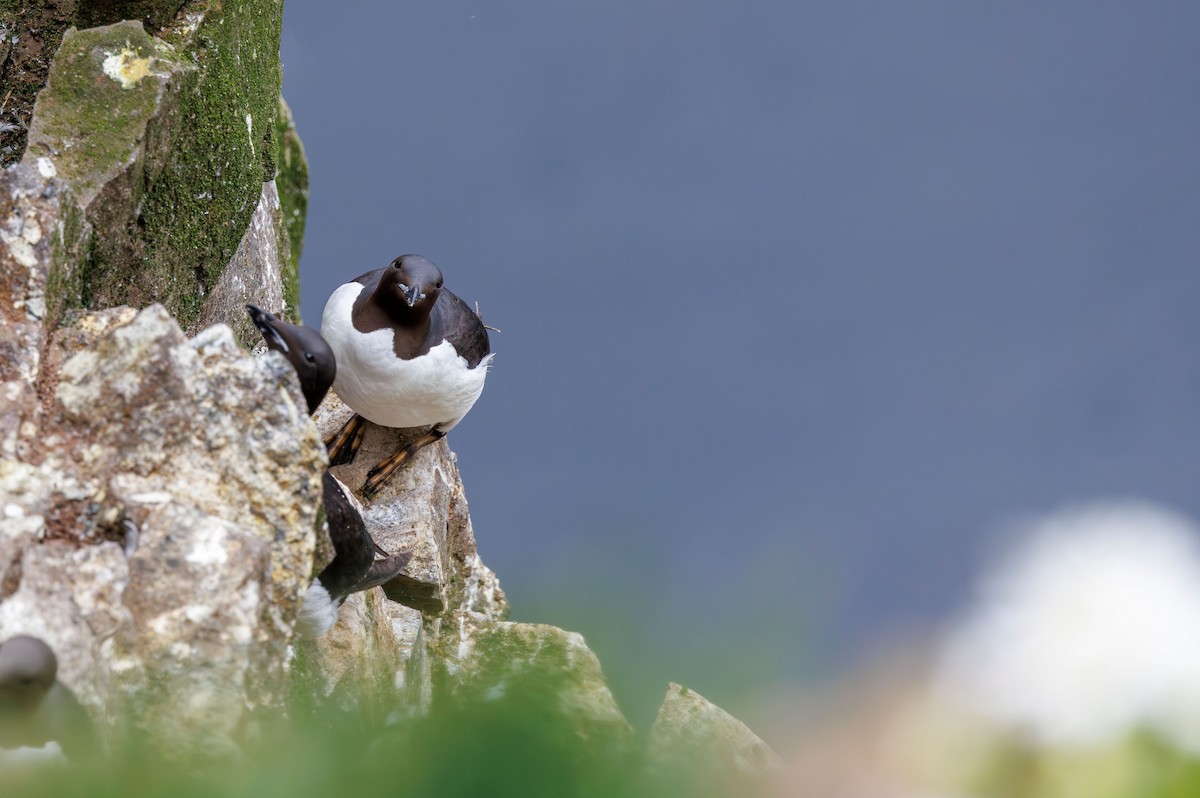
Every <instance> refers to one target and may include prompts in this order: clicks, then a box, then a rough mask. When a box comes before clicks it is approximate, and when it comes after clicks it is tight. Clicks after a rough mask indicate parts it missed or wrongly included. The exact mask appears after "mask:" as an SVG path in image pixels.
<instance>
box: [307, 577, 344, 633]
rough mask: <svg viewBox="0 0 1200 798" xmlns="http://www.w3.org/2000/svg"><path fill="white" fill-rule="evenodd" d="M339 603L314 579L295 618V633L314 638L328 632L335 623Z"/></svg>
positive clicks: (339, 606) (339, 607)
mask: <svg viewBox="0 0 1200 798" xmlns="http://www.w3.org/2000/svg"><path fill="white" fill-rule="evenodd" d="M341 606H342V605H341V603H340V602H335V601H334V600H333V598H332V597H330V595H329V591H328V590H326V589H325V588H324V587H323V586H322V585H321V583H320V582H316V581H314V582H313V583H312V584H311V585H309V586H308V592H307V593H305V594H304V604H302V605H301V606H300V615H299V616H298V617H297V618H296V634H297V635H299V636H300V637H303V638H304V639H306V640H314V639H316V638H318V637H320V636H321V635H323V634H325V633H326V632H328V631H329V630H330V629H332V628H333V625H334V624H335V623H337V619H338V610H339V609H341Z"/></svg>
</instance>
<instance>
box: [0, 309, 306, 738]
mask: <svg viewBox="0 0 1200 798" xmlns="http://www.w3.org/2000/svg"><path fill="white" fill-rule="evenodd" d="M77 326H78V327H81V328H84V331H83V332H81V333H80V334H79V335H78V336H72V335H58V336H55V339H54V343H53V345H52V346H51V352H52V355H51V356H50V357H49V358H48V361H49V362H60V363H61V365H60V366H58V368H57V369H56V370H55V371H54V372H53V373H48V374H47V375H46V377H47V379H50V380H51V381H53V382H55V383H56V384H55V385H54V386H52V387H50V388H49V389H48V390H49V394H50V396H52V397H53V400H52V402H51V403H50V405H49V407H48V408H47V409H46V410H45V412H44V414H43V416H42V418H41V423H40V425H39V426H38V429H37V430H36V433H35V434H36V437H37V440H38V444H37V445H38V450H39V459H40V463H39V464H37V465H34V464H30V463H25V462H21V461H20V460H18V459H16V458H8V459H0V508H3V512H4V523H3V525H2V527H3V530H4V534H3V535H2V536H0V539H2V540H3V541H4V543H3V545H0V557H2V558H3V563H0V573H3V574H4V578H3V580H2V581H3V590H2V591H0V639H3V638H5V637H7V636H10V635H12V634H15V633H18V632H23V631H24V632H30V633H34V634H38V635H41V636H45V637H46V638H47V640H49V641H50V642H51V644H52V645H53V646H55V648H56V650H61V651H62V652H65V656H66V657H67V661H68V662H67V666H66V667H65V668H64V671H63V678H64V679H65V680H66V682H67V684H68V686H70V687H72V688H75V689H76V690H77V692H79V693H80V697H81V700H84V701H85V702H89V701H90V706H91V707H92V708H93V710H95V711H96V714H97V716H98V718H99V719H100V720H101V722H102V723H109V724H112V723H116V722H117V719H118V718H122V717H132V718H134V719H135V721H134V722H135V723H137V724H139V725H141V727H142V728H143V730H145V731H147V732H149V731H153V732H154V735H155V740H156V741H158V743H159V744H161V745H162V746H163V747H164V748H166V749H168V750H170V749H171V748H172V747H179V748H180V749H181V750H182V749H186V750H188V751H189V752H193V753H194V752H195V751H197V750H203V751H209V752H210V753H213V754H221V753H223V752H224V753H228V752H231V751H235V750H237V749H238V739H237V734H238V733H239V729H240V728H241V726H242V724H243V723H244V722H245V721H246V720H247V719H248V718H250V717H252V716H254V715H255V713H257V712H260V711H267V710H269V711H272V712H278V711H280V709H281V708H282V704H283V701H284V698H285V697H286V692H287V686H288V671H287V656H286V652H287V646H288V643H289V641H290V638H291V629H292V624H293V623H294V620H295V616H296V613H297V610H298V608H299V604H300V600H301V597H302V595H303V593H304V591H305V589H306V588H307V586H308V583H309V580H310V579H311V577H312V562H313V550H314V545H315V536H314V523H315V521H316V515H317V510H316V508H317V506H318V504H319V499H320V490H321V488H320V484H321V483H320V474H321V472H322V471H323V469H324V464H325V454H324V448H323V447H322V445H321V442H320V440H319V439H318V438H317V436H316V431H315V429H314V428H313V426H312V424H311V422H310V421H309V419H308V418H307V414H306V412H305V411H306V404H305V402H304V399H303V396H302V395H301V393H300V390H299V385H298V382H297V380H296V377H295V372H294V370H293V369H292V368H291V365H290V364H288V363H287V362H286V361H284V360H283V359H282V358H280V357H279V356H278V355H274V354H271V355H268V356H266V357H262V358H252V357H250V356H249V355H247V354H246V353H245V352H243V351H242V350H241V349H239V348H238V346H237V345H236V343H235V342H234V340H233V336H232V334H231V332H230V331H229V329H228V328H227V327H224V326H221V325H218V326H215V327H212V328H209V329H208V330H206V331H205V332H204V333H203V334H202V335H199V336H197V337H196V338H193V339H191V340H189V339H187V338H186V336H184V334H183V332H182V330H181V329H180V328H179V326H178V325H177V324H176V323H175V321H174V320H173V319H171V317H170V316H168V315H167V313H166V311H165V310H164V309H163V308H162V307H161V306H152V307H150V308H147V309H146V310H144V311H142V312H141V313H137V314H132V313H120V312H116V313H114V312H112V311H109V312H106V313H104V314H101V315H100V316H99V318H97V319H94V320H93V318H92V317H90V316H88V317H84V318H82V319H80V320H79V321H78V323H77ZM87 330H94V332H93V333H91V334H89V333H88V332H87ZM59 348H66V349H69V350H73V353H72V354H70V355H69V356H65V357H64V356H63V355H61V354H59V355H55V354H53V352H54V350H56V349H59ZM68 573H69V574H70V577H69V578H68V577H67V576H66V574H68ZM64 584H70V585H71V591H70V592H69V593H67V594H64V593H63V592H62V590H61V587H62V585H64ZM71 662H78V663H80V667H78V669H76V668H74V667H73V666H72V665H71V664H70V663H71Z"/></svg>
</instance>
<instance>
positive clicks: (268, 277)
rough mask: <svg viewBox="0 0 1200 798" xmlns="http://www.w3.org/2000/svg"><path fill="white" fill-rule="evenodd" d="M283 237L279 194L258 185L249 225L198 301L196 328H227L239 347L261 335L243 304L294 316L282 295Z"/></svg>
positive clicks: (295, 311)
mask: <svg viewBox="0 0 1200 798" xmlns="http://www.w3.org/2000/svg"><path fill="white" fill-rule="evenodd" d="M287 247H288V238H287V235H286V233H285V231H284V222H283V215H282V211H281V209H280V207H279V192H278V191H277V190H276V188H275V181H274V180H271V181H269V182H266V183H263V186H262V196H261V197H259V200H258V205H257V207H256V208H255V209H254V215H253V216H252V217H250V226H249V227H247V228H246V234H245V235H244V236H242V241H241V243H240V244H239V245H238V249H237V252H235V253H234V254H233V258H231V259H230V261H229V266H228V268H226V269H225V271H224V272H223V273H222V274H221V277H220V279H218V280H217V283H216V285H214V286H213V287H212V290H210V291H209V292H208V295H207V296H205V297H204V304H203V305H202V306H201V308H200V318H199V319H198V320H197V322H196V325H197V326H198V327H200V328H201V329H203V328H205V327H208V326H210V325H212V324H217V323H225V324H227V325H229V326H230V327H231V328H232V329H233V331H234V334H235V336H236V337H237V339H238V340H239V341H241V342H243V343H257V342H258V341H259V340H261V336H260V334H259V332H258V330H257V329H255V327H254V323H253V322H251V321H250V316H249V314H247V313H246V305H247V304H254V305H259V306H260V307H263V308H265V309H267V310H268V311H270V312H271V313H274V314H275V315H277V316H280V317H282V318H292V317H297V316H299V314H300V309H299V308H295V307H287V306H286V302H285V301H284V295H283V269H284V268H285V266H284V264H285V263H287V261H288V258H289V254H288V252H287Z"/></svg>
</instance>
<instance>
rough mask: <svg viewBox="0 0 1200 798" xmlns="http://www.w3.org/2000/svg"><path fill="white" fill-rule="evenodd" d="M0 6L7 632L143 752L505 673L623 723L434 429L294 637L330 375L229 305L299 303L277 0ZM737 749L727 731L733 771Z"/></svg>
mask: <svg viewBox="0 0 1200 798" xmlns="http://www.w3.org/2000/svg"><path fill="white" fill-rule="evenodd" d="M4 9H5V11H4V13H5V17H4V19H3V25H4V30H5V31H7V33H5V34H4V37H7V38H6V39H5V40H6V41H7V42H8V45H7V46H8V51H7V52H6V53H5V61H4V66H3V69H4V75H5V80H6V82H7V83H9V84H10V85H11V89H12V91H11V93H12V94H15V95H17V96H18V97H19V98H30V97H36V103H35V104H33V106H32V114H31V115H30V116H28V117H27V118H24V119H22V118H20V117H19V114H18V121H19V122H20V125H19V127H20V135H19V136H18V135H16V134H14V132H13V131H7V132H6V133H5V134H4V135H5V136H6V137H8V138H6V139H5V140H4V141H5V156H6V158H7V160H8V161H9V162H11V161H14V160H16V159H15V157H10V156H15V155H19V160H16V162H15V163H13V164H12V165H11V166H9V167H8V168H7V169H5V170H4V171H3V173H0V184H2V190H0V243H2V247H0V530H2V531H0V641H2V640H4V639H5V638H7V637H9V636H11V635H14V634H17V633H30V634H34V635H37V636H40V637H42V638H44V639H45V640H47V641H48V642H49V643H50V644H51V645H52V646H53V647H54V649H55V650H56V651H57V652H58V653H59V656H60V660H61V663H60V672H59V678H60V680H61V681H62V682H64V683H65V684H67V685H68V686H69V687H71V688H72V689H73V690H74V691H75V693H76V694H77V695H78V697H79V698H80V700H81V701H82V702H83V703H84V705H85V706H86V707H87V708H88V709H89V711H90V712H91V714H92V715H93V716H94V717H95V718H96V720H97V723H98V725H99V726H100V727H101V730H102V731H103V732H104V734H105V737H106V739H110V740H113V739H120V738H121V736H122V735H124V734H130V733H144V735H145V738H146V739H153V740H154V741H155V742H156V744H157V745H158V747H159V748H161V749H162V750H163V751H164V752H166V753H171V752H180V751H187V752H188V753H189V755H195V754H197V753H200V754H204V755H211V756H214V757H227V756H237V755H239V752H241V751H243V750H245V747H246V746H247V745H250V744H253V740H254V738H255V736H256V735H259V734H261V733H262V732H261V730H262V729H263V728H264V727H265V726H266V725H269V724H270V723H271V722H272V721H273V720H274V719H277V718H279V717H281V716H283V715H285V714H286V713H287V712H289V711H296V710H295V709H294V707H295V703H294V702H293V701H290V700H289V699H295V698H296V697H297V696H298V695H299V696H300V697H301V698H302V699H303V702H302V703H304V704H305V705H306V706H310V707H318V708H325V709H334V710H337V711H342V712H352V713H357V714H358V715H360V716H361V717H363V718H364V719H365V721H366V722H371V723H375V724H377V725H379V726H381V727H382V726H383V725H384V724H386V723H391V724H393V725H394V724H395V723H397V722H398V719H402V718H404V717H410V716H419V715H421V714H423V713H429V712H431V711H440V710H439V709H438V708H439V707H445V708H452V707H456V706H458V707H461V706H467V705H471V704H474V703H479V702H486V701H489V700H493V699H495V698H496V696H498V695H503V694H506V693H520V692H521V691H523V690H527V689H528V690H536V691H540V692H541V693H546V692H547V691H549V692H550V693H551V694H552V696H553V699H554V700H553V705H554V706H555V707H556V709H555V712H556V713H557V714H558V715H559V716H560V717H561V719H563V720H564V721H565V722H566V723H567V724H568V725H569V726H570V727H571V728H573V729H575V730H576V732H577V733H578V734H579V735H580V736H581V737H582V738H585V739H589V740H598V741H599V740H603V741H608V742H611V743H614V744H615V745H616V746H618V747H620V746H627V745H628V744H629V742H630V741H631V739H632V736H631V730H630V727H629V725H628V724H627V723H626V722H625V719H624V718H623V716H622V714H621V712H620V710H619V709H618V707H617V705H616V704H615V702H614V701H613V698H612V695H611V694H610V692H609V690H608V688H607V686H606V685H605V682H604V677H603V674H602V672H601V668H600V665H599V662H598V661H597V660H596V657H595V656H594V655H593V654H592V652H591V651H589V650H588V648H587V646H586V645H585V644H584V641H583V639H582V638H581V637H580V636H579V635H577V634H574V633H570V632H565V631H563V630H560V629H555V628H553V627H548V626H542V625H536V624H525V623H515V622H512V621H510V620H508V619H507V617H508V605H507V602H506V600H505V597H504V593H503V592H502V591H501V589H500V586H499V583H498V581H497V579H496V577H495V575H494V574H493V573H492V572H491V571H490V570H489V569H488V568H487V567H486V566H485V565H484V564H483V563H482V561H481V560H480V558H479V554H478V552H477V550H476V546H475V538H474V533H473V530H472V527H471V520H470V515H469V512H468V509H467V503H466V496H465V492H464V488H463V485H462V482H461V480H460V479H459V474H458V469H457V467H456V465H455V458H454V455H453V453H452V452H451V451H450V450H449V448H448V447H447V446H446V444H445V442H444V441H443V442H440V443H438V444H437V445H434V446H430V447H427V448H426V449H423V450H421V452H420V453H419V454H418V455H417V456H416V457H415V458H414V461H413V462H412V463H411V465H410V466H409V467H406V468H405V469H404V470H403V471H402V472H401V473H400V474H399V475H398V476H397V478H396V479H394V480H393V483H392V484H391V485H389V486H388V487H387V488H386V489H385V490H384V491H382V492H381V493H380V494H379V495H377V496H376V497H374V499H373V500H372V501H371V502H370V503H369V504H368V505H366V506H365V507H363V514H364V517H365V518H366V520H367V523H368V526H369V528H370V530H371V532H372V535H373V536H374V538H375V540H376V541H377V542H378V543H380V544H381V545H382V546H383V547H384V548H385V549H387V550H389V551H399V550H407V551H412V552H413V554H414V556H413V559H412V561H411V562H410V563H409V565H408V566H407V568H406V569H405V571H404V573H402V574H401V575H400V576H399V577H398V578H396V579H395V580H393V581H392V582H390V583H388V584H386V585H384V586H383V587H382V588H376V589H373V590H371V591H368V592H365V593H360V594H356V595H354V596H353V597H352V598H351V599H350V600H349V601H348V602H347V603H346V604H345V605H344V606H343V608H342V611H341V615H340V620H339V622H338V624H337V626H335V628H334V629H333V631H331V632H330V633H329V634H328V635H326V636H324V637H322V638H320V639H318V640H316V641H299V640H295V639H293V627H294V624H295V620H296V613H297V610H298V608H299V604H300V601H301V598H302V596H303V594H304V592H305V590H306V588H307V586H308V584H309V582H310V581H311V579H312V578H313V575H314V574H315V573H316V572H318V571H319V570H320V568H321V567H323V565H324V564H325V563H327V562H328V560H329V557H330V556H331V555H330V546H329V542H328V538H327V535H326V533H325V530H324V526H323V519H322V518H321V517H320V515H321V514H320V512H319V507H320V506H321V501H320V500H321V496H320V491H321V488H320V485H321V474H322V472H323V470H324V469H325V467H326V465H327V459H326V456H325V451H324V447H323V446H322V444H321V438H322V435H327V434H328V433H330V432H331V431H332V430H334V429H335V428H336V427H337V426H338V425H340V424H341V423H342V421H344V420H345V418H346V417H347V416H348V414H349V412H350V411H349V409H348V408H346V407H345V406H344V405H342V404H341V403H340V402H339V401H338V400H337V398H336V397H334V396H331V397H330V398H329V399H327V400H326V402H325V404H324V405H322V407H321V408H320V409H319V410H318V412H317V414H316V416H315V417H314V418H312V419H310V418H309V417H308V415H307V413H306V412H305V411H306V408H305V402H304V400H303V397H302V396H301V394H300V391H299V386H298V383H297V381H296V379H295V374H294V372H293V370H292V369H291V367H290V366H289V365H288V363H287V362H286V361H284V360H283V359H282V358H281V357H280V356H278V355H276V354H274V353H265V354H262V355H261V356H258V357H255V356H253V355H252V354H250V353H249V352H248V351H246V350H247V349H252V348H253V347H254V344H255V343H256V339H257V334H256V333H255V332H254V330H253V327H252V326H251V325H250V324H249V322H248V320H247V318H246V314H245V311H244V305H245V304H246V302H248V301H251V302H254V303H256V304H259V305H262V306H264V307H267V308H269V309H271V310H272V311H275V312H281V313H282V314H283V315H284V316H286V317H290V318H292V319H296V317H297V316H298V312H297V302H298V296H299V292H298V284H297V270H296V263H297V259H298V254H299V249H300V244H301V240H302V235H303V223H304V208H305V200H306V192H307V182H306V168H305V161H304V154H303V149H302V148H301V146H300V144H299V139H298V137H297V136H296V133H295V130H294V128H293V126H292V123H291V119H290V115H289V114H288V112H287V109H286V106H284V105H283V103H282V101H281V99H280V97H279V86H280V67H279V60H278V49H279V32H280V16H281V4H280V2H279V0H244V1H243V2H225V3H217V2H212V3H204V2H198V3H184V4H180V3H178V2H175V3H154V2H150V0H144V1H143V2H138V3H112V4H86V6H85V5H84V4H80V8H79V9H77V8H76V7H75V6H74V5H73V4H71V3H64V4H59V5H54V6H51V5H47V6H39V5H36V4H34V5H29V4H26V5H22V6H20V8H19V9H14V8H12V7H11V6H7V5H6V6H4ZM81 9H83V10H81ZM35 25H36V26H37V27H35ZM22 37H24V38H22ZM58 38H60V39H61V42H59V41H58ZM14 41H15V42H17V43H20V42H24V45H23V48H24V49H21V48H18V49H16V50H14V49H13V48H14V47H15V45H14V44H13V42H14ZM30 41H33V42H36V43H39V47H40V49H39V50H38V52H39V53H40V54H41V55H40V56H39V57H40V58H41V59H42V61H40V62H39V61H38V59H37V58H35V57H34V56H33V55H30V52H28V51H29V50H30ZM51 48H55V49H56V53H55V55H54V57H53V59H52V60H51V59H50V58H49V56H48V52H49V51H50V50H51ZM38 63H42V65H43V66H44V68H43V69H41V72H40V73H39V72H38V69H36V68H34V67H36V66H37V64H38ZM31 65H32V66H31ZM39 74H40V75H41V77H39ZM5 91H6V92H8V91H9V89H8V88H6V89H5ZM16 107H17V108H18V109H19V108H20V107H23V106H20V105H18V106H16ZM0 113H2V112H0ZM14 113H17V111H14ZM26 131H27V141H26V140H21V141H18V140H17V139H20V138H21V136H23V135H24V133H25V132H26ZM19 145H23V149H21V146H19ZM364 268H366V266H365V265H364ZM260 348H261V347H260ZM406 434H407V433H406V432H405V431H402V430H388V429H383V428H379V427H374V426H371V427H369V429H368V433H367V436H366V439H365V441H364V443H363V447H362V450H361V452H360V454H359V457H358V459H357V461H356V462H355V463H353V464H349V465H345V466H341V467H339V468H337V469H335V474H336V475H337V476H338V477H340V478H341V479H342V481H343V482H345V483H346V484H348V485H352V486H357V485H359V484H361V483H362V481H363V478H364V476H365V471H366V469H367V468H368V467H369V465H370V464H372V463H374V462H376V461H377V460H379V459H381V457H382V456H383V455H384V454H386V453H388V452H390V451H395V450H396V448H397V447H398V445H400V444H401V443H402V442H403V440H404V438H405V436H406ZM685 695H686V691H685ZM671 696H673V698H671V700H669V702H668V706H676V705H678V704H679V691H678V689H674V688H673V692H672V693H671ZM692 696H693V698H692V699H690V700H691V701H693V704H694V702H695V701H699V700H700V699H698V697H694V694H692ZM714 710H715V708H714ZM666 711H667V714H666V715H664V719H663V721H662V724H660V727H659V728H660V731H659V732H657V733H656V735H655V740H656V742H655V747H656V748H661V749H663V750H664V751H667V750H668V749H673V748H675V747H677V746H674V745H673V743H672V742H671V741H672V740H674V739H677V738H679V737H680V735H678V734H675V733H674V732H671V733H668V732H667V731H664V730H666V729H668V728H670V729H676V730H677V729H678V727H679V726H680V725H681V721H679V720H678V718H679V717H680V715H679V713H678V712H677V711H675V712H674V714H671V712H672V710H669V709H668V710H666ZM716 712H718V713H719V710H716ZM689 717H690V718H693V720H688V721H687V722H686V724H685V725H689V726H695V727H702V726H703V725H704V724H703V723H702V722H701V721H697V720H695V719H696V718H703V717H705V713H704V712H700V711H696V712H693V713H692V715H690V716H689ZM729 720H730V721H732V719H729ZM723 722H724V721H723ZM735 724H736V722H731V723H725V724H724V725H723V726H721V725H720V724H718V725H716V726H714V727H713V728H718V727H719V728H720V729H722V731H719V732H717V734H718V735H719V736H721V737H728V736H729V735H730V734H731V733H730V732H728V731H727V729H729V728H734V725H735ZM130 727H132V728H130ZM743 734H745V735H749V732H748V731H745V730H744V727H740V726H739V727H738V730H737V732H736V734H735V735H734V736H737V735H743ZM686 736H687V738H688V740H689V743H688V744H689V745H692V744H693V743H694V741H695V739H696V738H697V734H696V733H695V729H694V728H693V729H691V731H690V732H689V734H688V735H686ZM700 736H701V737H702V736H703V734H701V735H700ZM752 737H753V735H750V738H752ZM760 746H761V742H760V741H757V738H753V739H749V738H747V740H741V741H739V742H738V743H736V744H731V745H730V746H726V748H727V749H728V750H729V751H733V752H736V753H735V754H730V756H732V757H734V758H735V759H737V762H736V763H734V764H735V765H736V766H737V767H739V768H740V767H742V765H743V763H744V762H750V761H753V762H755V763H758V762H766V761H768V760H769V759H770V757H769V756H768V755H767V754H766V753H763V752H762V750H761V749H760ZM714 750H716V749H714ZM723 750H724V749H723ZM745 751H754V752H756V753H755V754H754V755H753V756H752V757H749V758H747V757H746V756H744V755H743V752H745ZM664 756H665V754H664ZM732 761H733V760H732V759H731V762H732Z"/></svg>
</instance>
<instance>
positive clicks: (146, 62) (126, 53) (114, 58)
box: [102, 46, 151, 89]
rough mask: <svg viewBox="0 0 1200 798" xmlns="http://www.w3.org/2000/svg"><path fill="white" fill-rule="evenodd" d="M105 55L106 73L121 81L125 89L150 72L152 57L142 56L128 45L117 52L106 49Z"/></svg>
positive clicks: (104, 65) (118, 81)
mask: <svg viewBox="0 0 1200 798" xmlns="http://www.w3.org/2000/svg"><path fill="white" fill-rule="evenodd" d="M104 55H105V58H104V63H103V65H102V68H103V69H104V74H105V75H108V76H109V77H110V78H112V79H113V80H115V81H116V82H117V83H120V84H121V88H123V89H132V88H133V87H134V86H136V85H137V84H138V82H139V81H141V79H142V78H144V77H146V76H147V75H149V74H150V65H151V59H149V58H142V57H141V56H139V55H138V54H137V51H136V50H133V49H131V48H129V47H128V46H126V47H122V48H121V49H120V50H119V51H118V52H115V53H112V52H109V51H108V50H105V51H104Z"/></svg>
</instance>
